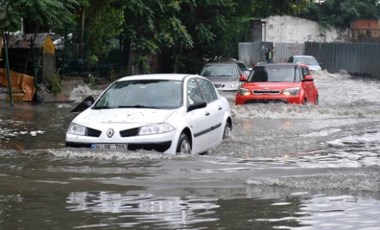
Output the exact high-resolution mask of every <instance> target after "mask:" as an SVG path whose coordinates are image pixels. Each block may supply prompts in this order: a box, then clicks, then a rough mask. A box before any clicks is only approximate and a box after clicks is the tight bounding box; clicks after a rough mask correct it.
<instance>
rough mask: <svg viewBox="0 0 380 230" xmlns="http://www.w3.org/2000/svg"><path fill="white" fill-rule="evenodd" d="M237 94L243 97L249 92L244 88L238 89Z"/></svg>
mask: <svg viewBox="0 0 380 230" xmlns="http://www.w3.org/2000/svg"><path fill="white" fill-rule="evenodd" d="M238 93H239V94H240V95H244V96H245V95H249V94H250V92H249V90H248V89H245V88H240V89H239V90H238Z"/></svg>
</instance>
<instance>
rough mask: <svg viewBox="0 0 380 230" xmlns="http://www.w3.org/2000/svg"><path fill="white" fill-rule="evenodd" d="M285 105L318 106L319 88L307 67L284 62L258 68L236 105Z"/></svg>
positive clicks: (261, 65) (242, 87)
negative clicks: (273, 103)
mask: <svg viewBox="0 0 380 230" xmlns="http://www.w3.org/2000/svg"><path fill="white" fill-rule="evenodd" d="M267 102H284V103H294V104H306V103H311V104H318V89H317V87H316V86H315V84H314V80H313V77H312V75H311V73H310V70H309V68H308V67H307V65H305V64H299V63H296V64H293V63H281V64H259V65H256V66H254V68H253V70H252V71H251V74H250V75H249V76H248V79H247V81H246V82H244V83H243V84H242V85H241V87H240V89H239V90H238V92H237V93H236V97H235V104H236V105H243V104H249V103H267Z"/></svg>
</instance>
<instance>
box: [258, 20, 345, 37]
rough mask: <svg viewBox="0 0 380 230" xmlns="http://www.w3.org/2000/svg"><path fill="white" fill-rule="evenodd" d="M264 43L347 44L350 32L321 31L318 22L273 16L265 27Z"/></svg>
mask: <svg viewBox="0 0 380 230" xmlns="http://www.w3.org/2000/svg"><path fill="white" fill-rule="evenodd" d="M263 34H264V35H265V36H263V41H267V42H274V43H276V42H284V43H304V42H347V41H349V40H350V34H349V30H345V31H338V30H336V29H331V30H329V31H321V28H320V26H319V24H318V23H317V22H314V21H310V20H307V19H303V18H297V17H291V16H273V17H269V18H267V19H266V23H265V26H263Z"/></svg>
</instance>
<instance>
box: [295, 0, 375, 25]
mask: <svg viewBox="0 0 380 230" xmlns="http://www.w3.org/2000/svg"><path fill="white" fill-rule="evenodd" d="M307 12H308V13H300V14H298V15H297V14H296V16H301V17H304V18H307V19H311V20H315V21H318V22H319V23H320V24H321V25H322V27H323V28H330V27H342V28H347V27H350V24H351V22H352V21H354V20H357V19H379V18H380V5H379V1H378V0H360V1H358V0H326V1H325V2H323V3H321V4H309V5H308V6H307Z"/></svg>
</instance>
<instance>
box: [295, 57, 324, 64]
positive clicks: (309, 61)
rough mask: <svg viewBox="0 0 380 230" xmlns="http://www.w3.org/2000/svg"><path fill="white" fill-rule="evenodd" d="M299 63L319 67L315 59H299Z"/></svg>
mask: <svg viewBox="0 0 380 230" xmlns="http://www.w3.org/2000/svg"><path fill="white" fill-rule="evenodd" d="M297 62H302V63H305V64H306V65H319V63H318V62H317V60H316V59H315V58H314V57H297Z"/></svg>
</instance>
